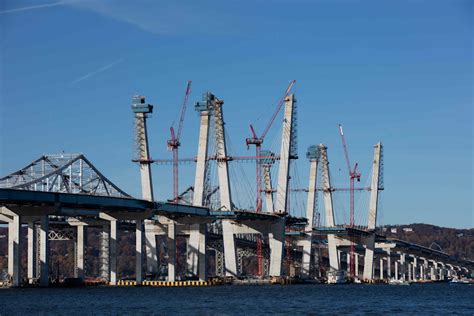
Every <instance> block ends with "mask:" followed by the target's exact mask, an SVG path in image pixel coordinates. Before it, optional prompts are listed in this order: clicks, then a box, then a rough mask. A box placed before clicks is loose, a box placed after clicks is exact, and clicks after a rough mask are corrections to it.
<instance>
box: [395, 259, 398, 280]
mask: <svg viewBox="0 0 474 316" xmlns="http://www.w3.org/2000/svg"><path fill="white" fill-rule="evenodd" d="M394 268H395V275H394V278H395V280H398V260H396V261H395V267H394Z"/></svg>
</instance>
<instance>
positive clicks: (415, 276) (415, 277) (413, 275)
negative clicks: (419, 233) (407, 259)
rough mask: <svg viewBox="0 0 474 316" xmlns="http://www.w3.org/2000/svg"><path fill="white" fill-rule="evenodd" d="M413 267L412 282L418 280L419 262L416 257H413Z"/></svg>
mask: <svg viewBox="0 0 474 316" xmlns="http://www.w3.org/2000/svg"><path fill="white" fill-rule="evenodd" d="M411 267H412V272H411V275H412V281H416V280H417V279H418V278H417V273H416V271H417V270H418V261H417V258H416V256H413V262H412V265H411Z"/></svg>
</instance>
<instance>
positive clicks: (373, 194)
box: [363, 142, 383, 280]
mask: <svg viewBox="0 0 474 316" xmlns="http://www.w3.org/2000/svg"><path fill="white" fill-rule="evenodd" d="M381 160H382V143H380V142H379V143H377V144H376V145H374V160H373V162H372V180H371V185H370V202H369V216H368V224H367V230H368V231H369V232H370V233H371V236H369V237H368V238H367V241H366V243H367V245H366V248H365V257H364V275H363V278H364V280H372V278H373V271H374V269H373V267H374V250H375V227H376V223H377V209H378V196H379V191H380V190H381V189H383V185H382V183H381V179H382V177H381Z"/></svg>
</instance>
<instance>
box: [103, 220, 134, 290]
mask: <svg viewBox="0 0 474 316" xmlns="http://www.w3.org/2000/svg"><path fill="white" fill-rule="evenodd" d="M140 244H141V241H140ZM140 249H141V248H140ZM109 254H110V257H109V258H110V259H109V260H110V261H109V266H110V279H109V282H110V285H117V221H116V220H111V221H110V243H109Z"/></svg>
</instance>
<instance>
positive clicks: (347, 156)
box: [339, 124, 352, 175]
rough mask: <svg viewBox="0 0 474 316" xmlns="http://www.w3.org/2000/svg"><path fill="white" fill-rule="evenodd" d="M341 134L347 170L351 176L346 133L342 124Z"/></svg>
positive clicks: (340, 126)
mask: <svg viewBox="0 0 474 316" xmlns="http://www.w3.org/2000/svg"><path fill="white" fill-rule="evenodd" d="M339 134H340V135H341V139H342V146H343V147H344V155H345V157H346V164H347V170H348V171H349V175H351V173H352V172H351V162H350V160H349V151H348V149H347V143H346V138H345V137H344V131H343V129H342V125H341V124H339Z"/></svg>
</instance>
